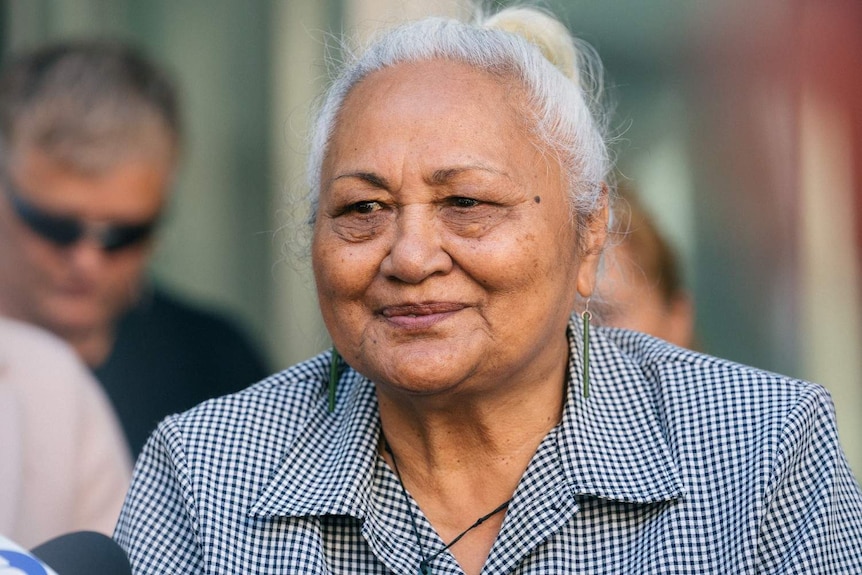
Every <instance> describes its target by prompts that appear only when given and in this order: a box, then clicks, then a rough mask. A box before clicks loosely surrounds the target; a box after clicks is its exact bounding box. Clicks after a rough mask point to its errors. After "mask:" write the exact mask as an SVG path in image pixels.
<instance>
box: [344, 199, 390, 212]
mask: <svg viewBox="0 0 862 575" xmlns="http://www.w3.org/2000/svg"><path fill="white" fill-rule="evenodd" d="M381 208H382V206H381V205H380V202H375V201H371V200H366V201H362V202H356V203H355V204H351V205H349V206H347V209H346V210H345V211H347V212H352V213H356V214H370V213H372V212H376V211H377V210H379V209H381Z"/></svg>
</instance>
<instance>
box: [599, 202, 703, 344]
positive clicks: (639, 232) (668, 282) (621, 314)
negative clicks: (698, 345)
mask: <svg viewBox="0 0 862 575" xmlns="http://www.w3.org/2000/svg"><path fill="white" fill-rule="evenodd" d="M602 259H603V261H602V274H601V276H600V279H599V283H598V286H597V288H596V289H597V292H598V297H597V301H596V308H597V312H596V316H597V321H598V322H599V323H601V324H602V325H605V326H608V327H620V328H625V329H631V330H634V331H639V332H642V333H646V334H649V335H653V336H655V337H659V338H661V339H663V340H665V341H668V342H670V343H672V344H674V345H678V346H680V347H687V348H692V347H694V317H695V316H694V305H693V302H692V298H691V295H690V294H689V292H688V291H687V290H686V289H685V287H684V286H683V281H682V271H681V270H680V266H679V260H678V258H677V256H676V253H674V251H673V248H672V247H671V245H670V243H668V241H667V239H666V238H665V237H664V236H663V235H662V233H661V231H660V230H659V228H658V225H657V224H656V222H655V220H654V219H653V218H652V216H650V214H648V213H647V211H646V210H645V209H644V206H643V204H642V203H641V201H640V199H639V198H638V197H637V194H635V193H634V191H633V190H631V189H629V188H627V187H624V186H621V187H620V189H619V195H618V197H617V199H616V201H615V203H614V208H613V219H612V221H611V224H610V229H609V235H608V243H607V247H606V249H605V252H604V254H603V255H602Z"/></svg>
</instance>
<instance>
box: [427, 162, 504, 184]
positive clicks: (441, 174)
mask: <svg viewBox="0 0 862 575" xmlns="http://www.w3.org/2000/svg"><path fill="white" fill-rule="evenodd" d="M473 171H479V172H485V173H488V174H493V175H495V176H505V177H508V174H507V173H506V172H502V171H500V170H498V169H496V168H492V167H490V166H485V165H482V164H475V165H473V164H471V165H467V166H455V167H452V168H443V169H440V170H435V171H434V173H432V174H431V177H430V178H429V179H428V183H429V184H431V185H434V186H442V185H444V184H447V183H449V182H450V181H452V180H453V179H454V178H456V177H458V176H460V175H461V174H463V173H465V172H473Z"/></svg>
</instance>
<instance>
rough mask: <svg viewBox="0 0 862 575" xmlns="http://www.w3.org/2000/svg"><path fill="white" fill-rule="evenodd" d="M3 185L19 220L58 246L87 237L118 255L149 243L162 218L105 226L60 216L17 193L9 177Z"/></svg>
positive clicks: (2, 179)
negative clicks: (122, 251) (38, 206)
mask: <svg viewBox="0 0 862 575" xmlns="http://www.w3.org/2000/svg"><path fill="white" fill-rule="evenodd" d="M0 182H2V187H3V189H5V190H6V196H7V197H8V198H9V201H10V203H11V204H12V209H13V210H14V211H15V214H16V215H17V216H18V218H19V219H20V220H21V221H22V222H24V224H26V225H27V227H28V228H30V230H31V231H33V232H35V233H36V234H37V235H38V236H39V237H41V238H42V239H45V240H47V241H49V242H51V243H52V244H54V245H57V246H61V247H66V246H71V245H73V244H75V243H77V242H78V241H80V240H81V239H83V238H85V237H86V238H91V239H93V240H94V241H96V242H97V243H98V244H99V246H101V248H102V250H104V251H105V252H117V251H121V250H123V249H127V248H131V247H134V246H138V245H141V244H143V243H144V242H146V241H147V240H148V239H150V236H152V234H153V230H155V228H156V225H157V224H158V217H156V218H153V219H152V220H151V221H149V222H145V223H142V224H103V223H88V222H83V221H81V220H78V219H76V218H70V217H65V216H56V215H54V214H51V213H48V212H46V211H44V210H41V209H39V208H37V207H36V206H34V205H33V204H31V203H29V202H28V201H27V200H25V199H24V198H23V197H21V195H20V193H16V192H15V191H14V186H13V184H12V183H11V182H10V181H9V178H8V177H3V178H1V179H0Z"/></svg>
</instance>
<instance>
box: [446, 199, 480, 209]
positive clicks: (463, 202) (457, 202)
mask: <svg viewBox="0 0 862 575" xmlns="http://www.w3.org/2000/svg"><path fill="white" fill-rule="evenodd" d="M451 202H452V205H453V206H455V207H456V208H474V207H476V206H478V205H479V200H474V199H473V198H460V197H459V198H452V199H451Z"/></svg>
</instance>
